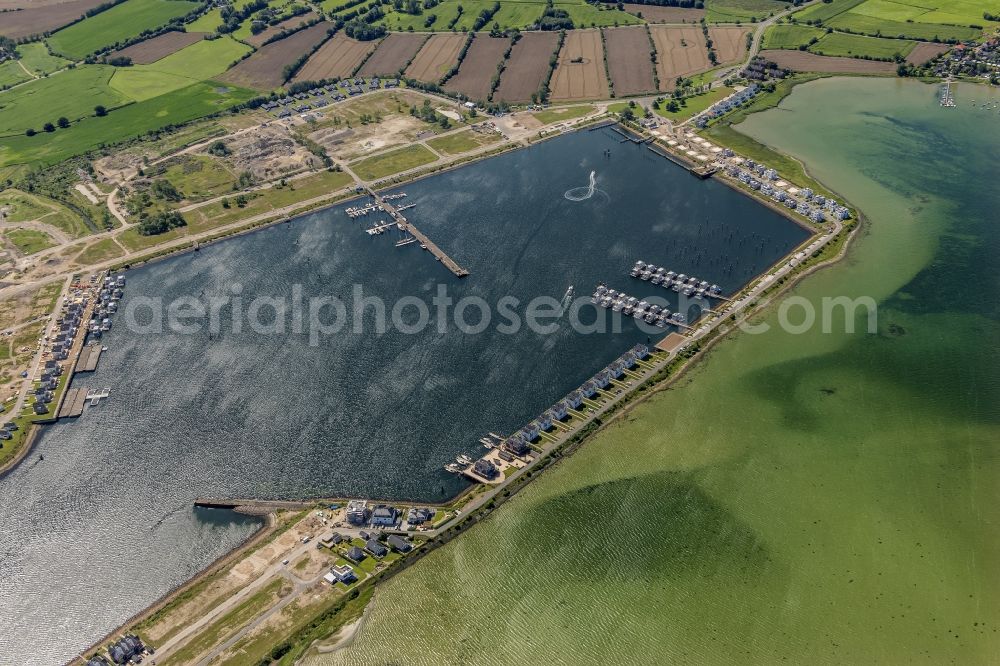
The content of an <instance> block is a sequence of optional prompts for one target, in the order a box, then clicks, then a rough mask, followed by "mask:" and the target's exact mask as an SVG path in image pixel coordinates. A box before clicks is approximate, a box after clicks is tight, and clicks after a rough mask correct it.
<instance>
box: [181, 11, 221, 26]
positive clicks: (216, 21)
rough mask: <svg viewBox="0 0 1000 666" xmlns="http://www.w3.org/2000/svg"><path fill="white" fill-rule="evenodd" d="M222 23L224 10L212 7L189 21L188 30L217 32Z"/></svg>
mask: <svg viewBox="0 0 1000 666" xmlns="http://www.w3.org/2000/svg"><path fill="white" fill-rule="evenodd" d="M221 25H222V10H221V9H218V8H216V9H212V10H210V11H207V12H205V13H204V14H202V15H201V16H199V17H198V18H196V19H195V20H193V21H191V22H190V23H188V24H187V25H186V26H185V28H186V29H187V31H188V32H215V31H216V30H217V29H218V28H219V26H221Z"/></svg>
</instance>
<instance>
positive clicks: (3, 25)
mask: <svg viewBox="0 0 1000 666" xmlns="http://www.w3.org/2000/svg"><path fill="white" fill-rule="evenodd" d="M105 1H106V0H71V1H70V2H62V3H58V4H55V3H40V2H35V3H32V5H31V7H29V8H26V9H19V10H18V11H14V12H4V13H3V15H2V16H3V20H2V21H0V35H4V36H5V37H10V38H11V39H21V38H22V37H30V36H31V35H41V34H43V33H46V32H50V31H52V30H55V29H56V28H61V27H62V26H64V25H66V24H67V23H71V22H72V21H75V20H77V19H78V18H80V17H81V16H83V15H84V14H85V13H86V12H88V11H89V10H91V9H93V8H94V7H97V6H99V5H101V4H103V3H104V2H105ZM43 4H44V6H40V5H43Z"/></svg>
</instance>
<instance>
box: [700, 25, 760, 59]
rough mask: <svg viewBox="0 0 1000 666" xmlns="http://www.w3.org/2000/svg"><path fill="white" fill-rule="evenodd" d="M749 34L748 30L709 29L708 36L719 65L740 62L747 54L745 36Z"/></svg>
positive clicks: (729, 28) (731, 28)
mask: <svg viewBox="0 0 1000 666" xmlns="http://www.w3.org/2000/svg"><path fill="white" fill-rule="evenodd" d="M749 34H750V29H749V28H734V27H724V28H709V29H708V36H709V38H710V39H711V40H712V44H713V45H714V47H715V52H716V54H718V56H719V63H720V64H724V63H730V62H737V61H739V60H742V59H743V58H744V56H746V53H747V35H749Z"/></svg>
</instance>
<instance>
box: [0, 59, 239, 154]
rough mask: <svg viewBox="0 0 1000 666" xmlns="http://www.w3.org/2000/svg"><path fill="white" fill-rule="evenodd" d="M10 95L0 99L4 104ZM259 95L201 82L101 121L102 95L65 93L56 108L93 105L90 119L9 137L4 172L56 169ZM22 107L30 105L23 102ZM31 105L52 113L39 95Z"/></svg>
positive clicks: (108, 94) (0, 145) (2, 147)
mask: <svg viewBox="0 0 1000 666" xmlns="http://www.w3.org/2000/svg"><path fill="white" fill-rule="evenodd" d="M89 69H92V68H91V67H87V68H83V67H79V68H77V69H76V70H71V71H74V72H75V71H80V70H83V71H86V70H89ZM108 69H110V68H108ZM68 74H70V72H63V73H60V74H57V75H55V76H52V77H49V78H47V79H41V80H40V81H36V82H32V83H30V84H27V85H25V86H23V88H17V89H15V90H14V91H11V92H15V93H19V94H20V93H21V91H22V90H27V89H29V88H32V89H33V88H34V87H35V86H36V85H37V84H45V83H49V82H52V81H57V80H58V79H62V77H65V76H67V75H68ZM64 81H65V80H64ZM58 85H59V84H58V81H57V85H56V89H55V91H56V92H58V91H59V88H58ZM99 92H100V93H101V95H103V97H104V98H105V99H107V98H110V99H113V100H120V95H118V94H117V93H115V92H114V91H112V90H111V88H109V87H107V86H104V88H103V90H102V91H99ZM7 94H8V93H3V95H0V99H2V98H3V97H4V96H6V95H7ZM254 95H256V93H255V92H254V91H252V90H247V89H245V88H237V87H234V86H230V87H227V88H224V87H220V86H219V85H218V84H209V83H196V84H194V85H191V86H188V87H187V88H182V89H180V90H176V91H174V92H171V93H168V94H166V95H160V96H159V97H154V98H153V99H150V100H146V101H144V102H138V103H134V104H129V105H127V106H123V107H121V108H116V109H113V110H109V112H108V115H107V116H105V117H102V118H99V117H95V116H94V115H93V113H92V111H93V103H94V102H93V99H100V98H101V96H95V97H92V98H91V100H90V101H89V102H81V100H79V99H75V98H73V97H72V96H71V95H66V94H65V92H63V94H62V95H61V96H57V97H56V98H54V99H52V100H51V101H52V103H53V104H56V103H61V104H62V106H63V107H64V108H67V109H69V110H71V111H75V112H76V113H80V112H81V111H83V110H84V109H85V108H86V107H87V106H89V108H90V111H91V113H90V115H87V116H85V117H83V118H81V119H80V120H79V122H75V123H73V124H72V126H71V127H69V128H67V129H57V130H56V131H55V132H52V133H47V132H40V133H39V134H38V135H36V136H31V137H29V136H25V135H24V134H23V129H21V130H20V131H18V132H17V133H16V134H13V135H10V136H8V137H6V138H4V139H3V141H0V167H3V166H8V165H15V164H26V163H31V164H34V165H36V166H45V165H49V164H54V163H56V162H60V161H62V160H65V159H67V158H69V157H73V156H74V155H80V154H82V153H85V152H87V151H89V150H93V149H94V148H97V147H98V146H101V145H105V144H113V143H117V142H120V141H127V140H129V139H133V138H135V137H138V136H141V135H143V134H146V133H147V132H150V131H153V130H158V129H161V128H163V127H166V126H168V125H179V124H181V123H185V122H188V121H190V120H194V119H196V118H202V117H204V116H208V115H211V114H213V113H218V112H220V111H223V110H225V109H228V108H231V107H232V106H234V105H236V104H242V103H243V102H246V101H247V100H249V99H250V98H251V97H253V96H254ZM22 97H23V96H22ZM5 101H6V100H5ZM20 103H25V102H24V101H23V100H22V101H21V102H20ZM96 103H100V102H96ZM26 104H27V105H30V107H31V108H32V109H33V110H37V109H38V108H51V107H46V106H44V105H39V103H38V98H37V96H34V97H32V98H30V99H29V100H28V101H27V102H26ZM112 106H113V105H110V104H109V105H108V109H112ZM6 108H8V107H0V125H2V124H4V123H3V120H4V119H7V118H13V117H14V114H7V113H4V112H3V111H4V110H5V109H6ZM32 113H33V115H31V116H28V117H29V118H37V112H36V111H33V112H32ZM52 115H53V116H56V117H58V112H53V113H52ZM6 124H7V125H11V124H24V120H23V119H22V120H20V122H14V123H12V122H10V121H8V122H7V123H6ZM0 131H2V130H0Z"/></svg>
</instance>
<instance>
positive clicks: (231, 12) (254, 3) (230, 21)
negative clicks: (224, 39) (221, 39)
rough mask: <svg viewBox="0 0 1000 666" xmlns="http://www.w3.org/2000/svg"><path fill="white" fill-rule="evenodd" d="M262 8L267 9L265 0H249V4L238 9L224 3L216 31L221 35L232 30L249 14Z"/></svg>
mask: <svg viewBox="0 0 1000 666" xmlns="http://www.w3.org/2000/svg"><path fill="white" fill-rule="evenodd" d="M262 9H267V0H251V1H250V3H249V4H247V5H244V6H243V7H240V8H239V9H236V8H234V7H233V6H232V5H226V6H225V7H223V8H222V25H220V26H219V27H218V28H216V32H219V33H221V34H223V35H225V34H228V33H230V32H233V31H235V30H236V29H237V28H239V27H240V24H242V23H243V21H245V20H246V19H248V18H249V17H250V15H251V14H253V13H254V12H259V11H261V10H262Z"/></svg>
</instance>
